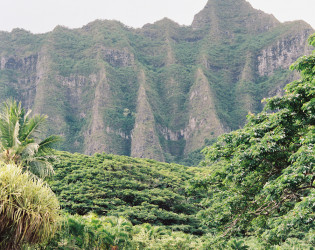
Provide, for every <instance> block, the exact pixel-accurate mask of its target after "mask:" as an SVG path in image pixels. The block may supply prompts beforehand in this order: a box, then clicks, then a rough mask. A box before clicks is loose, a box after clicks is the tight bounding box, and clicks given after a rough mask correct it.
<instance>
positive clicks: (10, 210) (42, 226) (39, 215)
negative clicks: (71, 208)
mask: <svg viewBox="0 0 315 250" xmlns="http://www.w3.org/2000/svg"><path fill="white" fill-rule="evenodd" d="M58 220H59V203H58V200H57V197H56V196H55V194H54V193H53V192H52V191H51V189H50V188H49V187H48V186H47V185H46V184H45V183H44V182H43V181H42V180H41V179H38V178H36V179H35V178H34V176H33V175H30V173H29V172H24V173H23V171H22V168H21V167H19V166H15V165H14V164H5V163H3V162H0V249H8V250H10V249H20V248H21V246H22V245H24V244H35V243H39V242H43V241H45V240H47V239H48V238H49V237H50V236H52V235H53V234H54V232H55V231H56V229H57V224H58V223H57V222H58Z"/></svg>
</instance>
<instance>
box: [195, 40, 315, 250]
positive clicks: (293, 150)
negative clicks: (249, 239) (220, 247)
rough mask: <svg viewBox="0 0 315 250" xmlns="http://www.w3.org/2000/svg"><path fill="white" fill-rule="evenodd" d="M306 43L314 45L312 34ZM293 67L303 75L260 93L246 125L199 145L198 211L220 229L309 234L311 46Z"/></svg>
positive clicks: (314, 103) (314, 189) (314, 215)
mask: <svg viewBox="0 0 315 250" xmlns="http://www.w3.org/2000/svg"><path fill="white" fill-rule="evenodd" d="M309 43H310V44H311V45H313V46H315V34H314V35H312V36H311V37H310V38H309ZM291 69H295V70H298V71H299V72H301V79H300V80H298V81H294V82H292V83H290V84H288V85H287V86H286V88H285V93H284V95H283V96H282V97H273V98H270V99H267V100H264V101H265V102H266V106H265V108H264V110H263V112H261V113H259V114H257V115H253V114H249V115H248V117H247V124H246V125H245V127H244V128H243V129H240V130H238V131H234V132H231V133H229V134H225V135H223V136H221V137H220V138H219V139H218V141H217V142H216V143H215V144H214V145H213V146H211V147H207V148H205V149H204V150H203V152H204V154H205V159H206V160H205V162H204V164H205V165H206V166H208V168H209V172H210V174H209V176H207V177H203V178H200V179H198V180H195V181H194V189H195V190H198V189H201V190H204V189H206V190H207V191H208V195H207V198H206V199H204V200H203V202H202V205H203V207H204V209H203V211H202V212H200V216H201V218H204V221H205V224H206V225H208V227H209V228H210V229H211V230H212V231H214V232H216V233H219V234H220V235H221V236H222V237H225V238H227V237H229V236H245V235H258V236H260V237H262V238H263V239H265V240H266V241H268V242H269V243H273V244H278V243H279V242H281V241H285V240H286V239H287V238H288V237H294V238H298V239H304V238H305V237H306V236H307V235H313V236H314V231H312V230H313V229H312V228H314V221H315V205H314V204H315V165H314V163H315V153H314V144H315V51H313V53H312V54H311V55H310V56H304V57H301V58H300V59H299V60H298V61H297V62H296V63H295V64H294V65H292V66H291ZM309 238H312V237H309ZM314 238H315V237H313V241H312V244H314V243H315V242H314ZM310 241H311V240H310Z"/></svg>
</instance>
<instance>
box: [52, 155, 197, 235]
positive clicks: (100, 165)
mask: <svg viewBox="0 0 315 250" xmlns="http://www.w3.org/2000/svg"><path fill="white" fill-rule="evenodd" d="M58 157H60V161H59V163H57V164H56V165H55V166H54V169H55V173H56V174H55V175H54V176H53V177H52V178H53V179H51V181H50V186H51V188H52V190H53V191H54V192H55V193H56V195H57V196H58V197H59V200H60V204H61V207H62V208H63V209H64V210H66V211H67V212H70V213H73V214H74V213H77V214H79V215H85V214H87V213H89V212H91V211H93V212H95V213H97V214H98V215H107V216H111V215H114V216H124V217H125V218H128V219H129V220H130V221H131V222H132V223H133V224H141V223H151V224H154V225H166V226H168V227H169V228H172V229H173V230H180V231H184V232H191V233H197V234H199V233H202V227H199V220H197V219H196V218H195V214H196V213H197V212H198V208H197V206H196V204H197V203H198V202H199V201H198V200H196V199H194V198H192V197H187V192H186V190H185V187H186V183H187V182H188V180H189V179H191V178H193V177H194V176H195V172H200V171H201V170H200V169H197V168H188V167H184V166H180V165H176V164H166V163H159V162H156V161H153V160H146V159H135V158H130V157H126V156H114V155H105V154H95V155H94V156H85V155H81V154H70V153H66V152H61V153H58Z"/></svg>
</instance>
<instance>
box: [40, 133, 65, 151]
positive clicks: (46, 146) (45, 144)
mask: <svg viewBox="0 0 315 250" xmlns="http://www.w3.org/2000/svg"><path fill="white" fill-rule="evenodd" d="M60 141H62V138H61V137H60V136H58V135H51V136H49V137H47V138H46V139H44V140H43V141H41V142H40V143H39V144H38V145H39V148H38V153H39V154H42V153H49V152H51V149H52V146H53V145H54V144H56V143H58V142H60Z"/></svg>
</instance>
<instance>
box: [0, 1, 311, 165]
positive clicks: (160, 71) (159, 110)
mask: <svg viewBox="0 0 315 250" xmlns="http://www.w3.org/2000/svg"><path fill="white" fill-rule="evenodd" d="M313 32H314V30H313V29H312V27H311V26H310V25H308V24H307V23H305V22H303V21H296V22H287V23H280V22H279V21H278V20H277V19H275V18H274V17H273V16H272V15H268V14H265V13H263V12H262V11H258V10H255V9H253V8H252V7H251V5H250V4H249V3H248V2H246V1H245V0H225V1H220V0H209V1H208V3H207V5H206V6H205V8H204V9H203V10H202V11H201V12H199V13H198V14H197V15H196V16H195V18H194V21H193V22H192V25H191V26H188V27H187V26H180V25H178V24H177V23H175V22H173V21H171V20H169V19H163V20H160V21H158V22H156V23H154V24H148V25H145V26H144V27H143V28H142V29H132V28H128V27H126V26H124V25H123V24H121V23H120V22H117V21H94V22H92V23H89V24H87V25H86V26H84V27H83V28H81V29H67V28H65V27H61V26H58V27H56V28H55V29H54V30H53V31H52V32H49V33H45V34H41V35H34V34H31V33H29V32H27V31H24V30H20V29H15V30H13V31H12V32H10V33H8V32H0V101H3V100H5V99H6V98H8V97H14V98H16V99H18V100H21V101H22V103H23V105H25V106H26V107H27V108H31V109H33V110H34V111H35V113H43V114H48V115H49V123H48V126H47V131H46V133H47V134H51V133H54V134H62V135H63V136H64V138H65V140H64V142H63V144H62V145H61V148H62V149H64V150H68V151H71V152H80V153H85V154H93V153H95V152H103V151H104V152H106V153H113V154H124V155H131V156H133V157H143V158H152V159H156V160H160V161H174V160H179V159H181V158H183V157H185V156H187V155H188V154H189V153H191V152H193V151H194V150H197V149H199V148H201V147H203V146H204V145H205V144H206V143H211V141H212V140H214V139H215V138H216V137H217V136H218V135H220V134H222V133H224V132H228V131H230V130H234V129H237V128H239V127H242V126H243V125H244V121H245V116H246V114H247V113H248V112H249V111H250V112H258V111H260V110H261V109H262V104H261V102H260V100H261V99H262V98H264V97H268V96H272V95H275V94H281V92H282V87H283V86H284V85H286V84H287V83H288V82H290V81H292V79H294V77H295V75H294V73H292V72H289V70H288V67H289V66H290V65H291V64H292V63H293V62H294V61H295V60H296V59H297V58H298V57H299V56H301V55H303V54H307V53H308V51H309V48H308V47H307V45H306V40H307V38H308V36H309V35H310V34H311V33H313Z"/></svg>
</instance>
